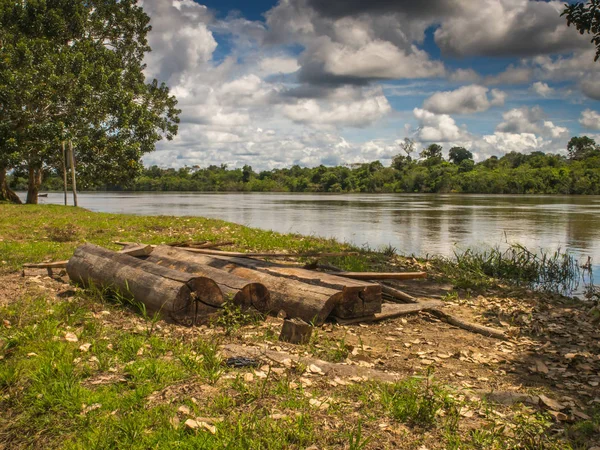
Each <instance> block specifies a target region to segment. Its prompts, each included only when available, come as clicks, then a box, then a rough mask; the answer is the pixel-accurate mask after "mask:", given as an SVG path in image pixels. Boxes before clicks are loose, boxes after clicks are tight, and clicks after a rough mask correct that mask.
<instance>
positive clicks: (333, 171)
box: [10, 136, 600, 194]
mask: <svg viewBox="0 0 600 450" xmlns="http://www.w3.org/2000/svg"><path fill="white" fill-rule="evenodd" d="M401 147H402V149H403V150H404V154H399V155H397V156H396V157H395V158H393V160H392V164H391V166H390V167H385V166H384V165H383V164H382V163H381V162H379V161H373V162H371V163H365V164H353V165H350V166H336V167H325V166H323V165H321V166H318V167H314V168H307V167H300V166H297V165H295V166H292V167H291V168H289V169H273V170H266V171H260V172H256V171H254V170H253V169H252V167H250V166H248V165H246V166H244V167H243V168H236V169H229V168H228V167H227V166H226V165H221V166H216V165H211V166H208V167H205V168H202V167H200V166H193V167H183V168H180V169H163V168H160V167H157V166H152V167H148V168H143V169H141V173H140V174H139V176H138V177H137V178H135V179H134V180H133V181H132V182H131V183H129V184H128V185H97V186H94V185H92V184H90V183H88V184H87V186H84V188H85V189H87V190H110V191H120V190H122V191H205V192H214V191H218V192H230V191H233V192H246V191H247V192H371V193H378V192H386V193H387V192H389V193H392V192H404V193H451V192H454V193H479V194H600V146H598V145H597V144H596V142H595V141H594V140H593V139H591V138H589V137H587V136H583V137H574V138H572V139H571V140H570V141H569V145H568V149H567V150H568V154H567V155H566V156H563V155H558V154H549V153H548V154H546V153H543V152H533V153H530V154H523V153H517V152H511V153H508V154H506V155H504V156H502V157H501V158H498V157H496V156H492V157H490V158H488V159H486V160H485V161H481V162H478V163H475V162H474V161H473V155H472V154H471V152H469V151H468V150H466V149H464V148H462V147H453V148H451V149H450V151H449V156H448V159H447V160H446V159H444V158H443V157H442V151H443V148H442V147H441V146H440V145H438V144H432V145H430V146H429V147H427V148H426V149H424V150H423V151H422V152H421V153H420V154H419V158H418V159H414V158H412V157H411V156H410V155H411V153H413V143H412V142H410V141H409V140H406V141H405V143H404V144H403V145H402V146H401ZM19 175H20V174H18V173H15V174H13V176H12V179H11V180H10V184H11V186H12V187H13V188H15V189H23V188H26V186H27V183H26V179H25V178H24V177H21V176H19ZM43 189H46V190H62V179H61V178H60V177H59V176H58V174H55V173H49V174H48V176H47V177H46V179H45V181H44V183H43Z"/></svg>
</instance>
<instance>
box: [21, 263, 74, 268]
mask: <svg viewBox="0 0 600 450" xmlns="http://www.w3.org/2000/svg"><path fill="white" fill-rule="evenodd" d="M68 262H69V261H55V262H49V263H39V264H23V268H26V269H64V268H65V267H67V263H68Z"/></svg>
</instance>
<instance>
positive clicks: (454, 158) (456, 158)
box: [448, 147, 473, 165]
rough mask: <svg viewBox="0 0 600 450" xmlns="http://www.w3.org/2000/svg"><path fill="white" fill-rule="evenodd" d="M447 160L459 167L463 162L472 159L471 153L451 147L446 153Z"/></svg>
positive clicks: (462, 148)
mask: <svg viewBox="0 0 600 450" xmlns="http://www.w3.org/2000/svg"><path fill="white" fill-rule="evenodd" d="M448 159H449V160H450V161H451V162H452V163H453V164H456V165H459V164H460V163H461V162H463V161H464V160H467V159H470V160H472V159H473V153H471V152H470V151H469V150H467V149H466V148H464V147H452V148H451V149H450V151H449V152H448Z"/></svg>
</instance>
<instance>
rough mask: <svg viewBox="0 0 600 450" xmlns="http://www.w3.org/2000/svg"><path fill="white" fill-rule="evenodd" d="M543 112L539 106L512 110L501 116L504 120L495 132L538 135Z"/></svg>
mask: <svg viewBox="0 0 600 450" xmlns="http://www.w3.org/2000/svg"><path fill="white" fill-rule="evenodd" d="M543 115H544V112H543V111H542V109H541V108H540V107H539V106H534V107H533V108H528V107H526V106H523V107H521V108H514V109H511V110H510V111H507V112H505V113H504V114H502V119H503V120H504V121H503V122H501V123H500V124H498V126H497V127H496V131H500V132H505V133H515V134H521V133H539V132H540V131H541V127H540V125H539V122H540V121H541V119H542V117H543Z"/></svg>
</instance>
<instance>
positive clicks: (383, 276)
mask: <svg viewBox="0 0 600 450" xmlns="http://www.w3.org/2000/svg"><path fill="white" fill-rule="evenodd" d="M336 275H337V276H338V277H345V278H353V279H355V280H412V279H414V278H427V273H426V272H339V273H338V272H336Z"/></svg>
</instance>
